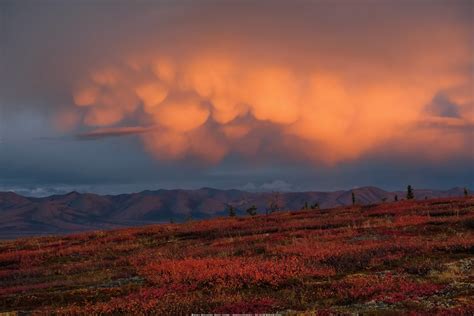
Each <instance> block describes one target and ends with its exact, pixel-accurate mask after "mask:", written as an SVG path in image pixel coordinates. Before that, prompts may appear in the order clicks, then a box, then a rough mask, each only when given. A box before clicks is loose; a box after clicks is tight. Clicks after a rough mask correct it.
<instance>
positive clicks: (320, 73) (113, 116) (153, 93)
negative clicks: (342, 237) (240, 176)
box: [57, 2, 474, 164]
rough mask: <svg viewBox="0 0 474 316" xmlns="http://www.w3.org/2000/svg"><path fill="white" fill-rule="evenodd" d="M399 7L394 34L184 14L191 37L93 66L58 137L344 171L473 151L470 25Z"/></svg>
mask: <svg viewBox="0 0 474 316" xmlns="http://www.w3.org/2000/svg"><path fill="white" fill-rule="evenodd" d="M390 3H391V2H387V5H386V6H382V5H381V6H379V7H377V9H374V10H375V11H376V12H372V13H374V16H381V17H383V20H384V21H383V23H382V22H381V21H379V20H377V19H367V18H366V17H365V16H364V11H363V10H355V11H354V10H352V9H351V8H345V7H344V8H342V9H341V8H335V7H334V8H333V7H331V6H329V7H326V8H324V6H323V5H321V6H322V7H323V8H320V7H317V6H316V7H315V8H316V9H318V10H320V9H321V10H320V11H322V12H332V13H333V15H331V16H333V18H332V19H331V20H327V19H325V18H324V15H323V14H320V13H317V12H316V11H314V12H315V13H314V14H315V16H314V17H312V16H309V18H304V17H303V18H301V20H302V21H300V18H299V16H301V12H291V10H287V11H288V13H286V11H285V10H283V9H282V10H281V11H278V12H276V11H275V12H274V13H273V15H272V14H270V15H268V14H267V15H266V14H264V13H261V12H260V11H259V10H258V8H250V9H252V10H250V9H249V12H253V11H256V12H260V14H255V16H252V15H251V13H249V12H247V11H245V10H236V11H235V12H233V13H234V15H233V17H231V15H230V13H229V12H227V10H228V9H223V8H220V9H210V8H209V7H207V9H208V10H210V11H213V10H214V11H213V12H212V16H213V17H216V20H215V23H214V24H212V23H210V22H208V21H204V20H203V19H202V18H199V17H198V15H196V13H195V12H194V11H193V10H189V11H186V10H181V11H177V12H178V13H179V19H180V20H179V21H181V22H182V23H181V24H180V28H179V30H174V29H173V28H171V26H170V25H164V26H163V27H162V28H156V33H154V32H152V31H150V30H149V32H143V34H139V36H137V38H138V39H136V40H135V41H130V37H127V36H124V41H127V40H129V41H130V44H127V42H125V43H121V45H119V46H117V47H118V48H117V49H116V51H114V54H113V56H114V58H110V59H107V58H101V59H100V62H97V61H95V62H91V63H90V64H86V65H84V67H85V69H87V71H86V72H85V73H83V74H82V75H81V76H80V77H77V78H74V80H73V81H71V87H70V89H71V95H72V100H73V103H74V107H70V108H68V109H65V110H64V111H63V112H60V113H59V114H58V115H57V126H58V127H59V128H60V129H61V130H67V129H68V128H69V129H74V128H78V127H79V128H80V129H81V130H86V132H85V133H84V134H81V135H79V137H80V138H88V137H89V138H91V137H101V136H102V137H104V136H116V135H125V134H139V135H140V136H139V137H140V139H141V141H142V142H143V144H144V146H145V148H146V150H147V151H148V152H149V153H150V154H152V155H153V156H155V157H156V158H157V159H182V158H185V157H189V156H191V157H197V158H199V159H202V160H205V161H208V162H211V163H214V162H219V161H221V160H222V159H224V158H225V157H226V156H228V155H241V156H245V157H248V158H249V159H255V158H258V157H259V156H261V155H263V154H268V153H271V154H274V155H281V156H282V157H285V158H289V159H293V158H296V159H304V160H310V161H313V162H315V163H320V162H323V163H329V164H334V163H338V162H342V161H348V160H349V161H350V160H355V159H358V158H360V157H361V156H364V155H366V154H369V153H371V152H373V151H377V150H381V148H389V150H390V151H394V152H405V153H411V154H416V155H422V156H424V157H425V158H435V159H443V158H445V157H449V156H451V155H457V154H460V153H461V154H465V153H466V151H467V150H468V148H469V144H470V143H471V142H472V124H473V122H474V114H473V110H472V109H473V106H474V98H473V92H472V87H473V85H474V82H473V75H472V69H473V67H474V66H473V59H472V56H473V46H472V38H473V35H474V34H473V31H472V17H470V18H468V19H465V18H464V19H459V18H458V15H459V12H458V11H456V9H452V8H450V7H449V6H448V5H446V4H445V3H444V2H440V3H441V6H440V11H439V12H438V11H436V12H434V13H433V12H431V13H430V10H431V9H429V8H426V7H423V6H420V8H419V9H420V10H418V11H417V9H416V8H413V10H414V12H417V13H416V14H415V13H414V14H411V13H410V14H409V13H407V12H408V11H406V9H407V8H405V10H392V9H393V8H391V7H390V5H389V4H390ZM445 8H448V9H449V10H445ZM310 9H311V8H309V9H308V12H313V11H311V10H310ZM323 9H324V10H326V11H324V10H323ZM275 10H276V9H275ZM443 10H444V11H443ZM206 12H207V11H206ZM262 12H264V11H262ZM440 12H445V14H444V13H443V15H442V17H443V18H442V19H441V20H440V19H439V17H440V16H441V15H440ZM175 13H176V12H175ZM208 13H209V12H208ZM296 13H298V14H296ZM348 13H351V14H348ZM352 13H353V14H352ZM209 14H211V13H209ZM249 14H250V15H249ZM244 17H248V21H249V22H248V23H247V24H245V25H242V21H243V20H245V19H244ZM278 18H280V19H278ZM275 21H280V22H275ZM402 22H403V23H402ZM279 23H280V24H279ZM144 25H146V24H144ZM144 30H147V29H146V28H144ZM146 34H148V35H146ZM154 34H156V35H154ZM445 126H449V127H450V128H444V127H445ZM434 144H436V147H435V146H433V145H434ZM388 145H389V147H387V146H388ZM421 148H422V150H421ZM468 154H469V153H468Z"/></svg>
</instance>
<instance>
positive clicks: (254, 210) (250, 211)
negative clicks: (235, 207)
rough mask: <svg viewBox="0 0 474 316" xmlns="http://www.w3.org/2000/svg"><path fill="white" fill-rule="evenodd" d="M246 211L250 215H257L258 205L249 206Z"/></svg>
mask: <svg viewBox="0 0 474 316" xmlns="http://www.w3.org/2000/svg"><path fill="white" fill-rule="evenodd" d="M246 212H247V213H248V214H249V215H250V216H255V215H257V207H256V206H255V205H252V206H251V207H249V208H248V209H247V210H246Z"/></svg>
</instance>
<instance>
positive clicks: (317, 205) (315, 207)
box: [311, 202, 319, 210]
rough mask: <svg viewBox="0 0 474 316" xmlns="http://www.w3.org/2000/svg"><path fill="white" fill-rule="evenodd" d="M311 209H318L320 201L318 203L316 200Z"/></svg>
mask: <svg viewBox="0 0 474 316" xmlns="http://www.w3.org/2000/svg"><path fill="white" fill-rule="evenodd" d="M311 209H312V210H317V209H319V203H318V202H314V203H313V204H312V205H311Z"/></svg>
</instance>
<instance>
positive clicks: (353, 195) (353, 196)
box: [351, 191, 356, 205]
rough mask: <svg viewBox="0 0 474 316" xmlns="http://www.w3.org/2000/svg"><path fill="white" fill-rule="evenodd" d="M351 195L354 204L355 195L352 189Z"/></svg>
mask: <svg viewBox="0 0 474 316" xmlns="http://www.w3.org/2000/svg"><path fill="white" fill-rule="evenodd" d="M351 195H352V205H355V204H356V196H355V193H354V191H352V192H351Z"/></svg>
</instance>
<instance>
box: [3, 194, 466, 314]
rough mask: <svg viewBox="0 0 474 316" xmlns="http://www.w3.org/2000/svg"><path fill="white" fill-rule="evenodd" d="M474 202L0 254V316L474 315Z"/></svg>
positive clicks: (100, 234)
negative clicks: (214, 315)
mask: <svg viewBox="0 0 474 316" xmlns="http://www.w3.org/2000/svg"><path fill="white" fill-rule="evenodd" d="M473 228H474V198H472V197H465V198H445V199H432V200H424V201H413V200H411V201H399V202H391V203H382V204H377V205H375V204H374V205H364V206H360V205H354V206H351V207H339V208H334V209H324V210H322V209H314V210H301V211H292V212H290V211H287V212H275V213H272V214H269V215H267V216H265V215H257V216H245V217H227V218H218V219H213V220H206V221H189V222H187V223H184V224H163V225H153V226H145V227H140V228H130V229H121V230H114V231H97V232H92V233H82V234H76V235H68V236H62V237H38V238H25V239H18V240H12V241H2V242H1V243H0V312H13V314H15V313H16V312H17V313H18V314H23V313H26V314H29V313H32V314H52V313H53V314H57V315H75V314H87V315H97V314H158V315H181V314H183V315H184V314H190V313H232V312H235V313H283V314H284V313H288V314H292V313H297V312H308V313H315V314H322V315H330V314H346V313H347V314H349V313H353V312H361V313H364V314H366V313H368V314H374V315H376V314H380V315H385V314H387V313H390V314H392V315H397V314H407V313H414V314H427V315H428V314H430V315H435V314H441V315H472V314H473V313H474V308H473V306H474V286H473V281H474V274H473V264H474V256H473V251H474V247H473V246H474V233H473Z"/></svg>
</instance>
